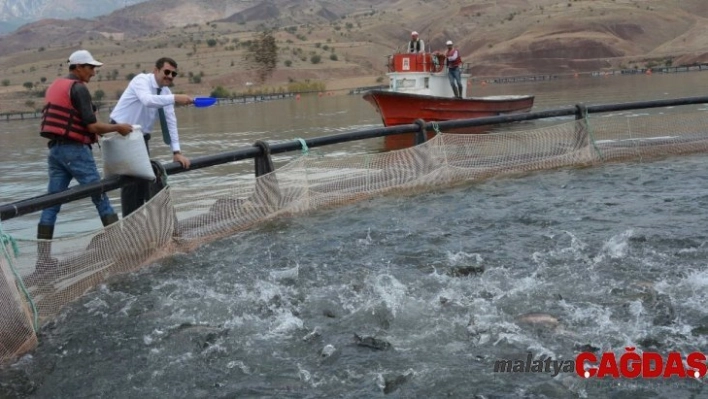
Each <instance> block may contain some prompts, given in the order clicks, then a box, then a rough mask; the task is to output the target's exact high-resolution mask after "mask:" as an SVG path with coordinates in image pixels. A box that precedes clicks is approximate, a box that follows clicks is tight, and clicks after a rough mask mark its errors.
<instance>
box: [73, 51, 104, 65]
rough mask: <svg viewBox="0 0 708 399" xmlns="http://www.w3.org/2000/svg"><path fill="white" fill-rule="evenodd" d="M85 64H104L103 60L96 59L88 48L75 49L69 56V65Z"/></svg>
mask: <svg viewBox="0 0 708 399" xmlns="http://www.w3.org/2000/svg"><path fill="white" fill-rule="evenodd" d="M85 64H89V65H95V66H101V65H103V63H102V62H98V61H96V60H95V59H93V56H92V55H91V53H89V52H88V51H86V50H78V51H74V52H73V53H71V55H70V56H69V65H85Z"/></svg>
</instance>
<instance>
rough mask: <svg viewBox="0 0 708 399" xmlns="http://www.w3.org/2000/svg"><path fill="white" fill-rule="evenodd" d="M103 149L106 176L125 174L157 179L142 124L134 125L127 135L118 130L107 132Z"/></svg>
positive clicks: (102, 144) (103, 140) (102, 142)
mask: <svg viewBox="0 0 708 399" xmlns="http://www.w3.org/2000/svg"><path fill="white" fill-rule="evenodd" d="M101 151H102V152H103V174H104V177H110V176H115V175H124V176H133V177H139V178H141V179H146V180H155V172H153V170H152V166H151V165H150V157H149V156H148V152H147V148H146V147H145V140H144V139H143V132H142V130H141V128H140V125H133V131H132V132H131V133H130V134H128V135H127V136H121V135H120V134H119V133H117V132H114V133H108V134H105V135H104V136H103V138H102V139H101Z"/></svg>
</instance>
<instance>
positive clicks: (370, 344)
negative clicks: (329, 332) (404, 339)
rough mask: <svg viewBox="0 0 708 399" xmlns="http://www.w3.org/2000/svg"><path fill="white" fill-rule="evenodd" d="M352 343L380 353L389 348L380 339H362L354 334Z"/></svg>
mask: <svg viewBox="0 0 708 399" xmlns="http://www.w3.org/2000/svg"><path fill="white" fill-rule="evenodd" d="M354 343H355V344H357V345H359V346H365V347H367V348H371V349H376V350H380V351H385V350H387V349H389V348H391V344H390V343H388V342H386V341H384V340H382V339H378V338H374V337H362V336H360V335H358V334H354Z"/></svg>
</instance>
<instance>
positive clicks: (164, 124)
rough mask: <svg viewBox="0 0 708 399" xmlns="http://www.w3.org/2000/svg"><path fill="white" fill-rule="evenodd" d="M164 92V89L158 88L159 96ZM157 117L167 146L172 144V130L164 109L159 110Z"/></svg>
mask: <svg viewBox="0 0 708 399" xmlns="http://www.w3.org/2000/svg"><path fill="white" fill-rule="evenodd" d="M161 91H162V87H158V88H157V94H160V92H161ZM157 115H158V117H159V118H160V129H162V140H163V141H164V142H165V144H170V143H171V142H172V140H170V129H169V128H168V127H167V118H165V110H164V109H163V108H159V109H158V110H157Z"/></svg>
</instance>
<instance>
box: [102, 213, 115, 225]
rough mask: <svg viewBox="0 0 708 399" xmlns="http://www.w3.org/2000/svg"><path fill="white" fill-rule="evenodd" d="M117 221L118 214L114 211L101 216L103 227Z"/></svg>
mask: <svg viewBox="0 0 708 399" xmlns="http://www.w3.org/2000/svg"><path fill="white" fill-rule="evenodd" d="M117 221H118V215H117V214H115V213H111V214H110V215H106V216H102V217H101V223H103V227H106V226H110V225H112V224H113V223H115V222H117Z"/></svg>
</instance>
